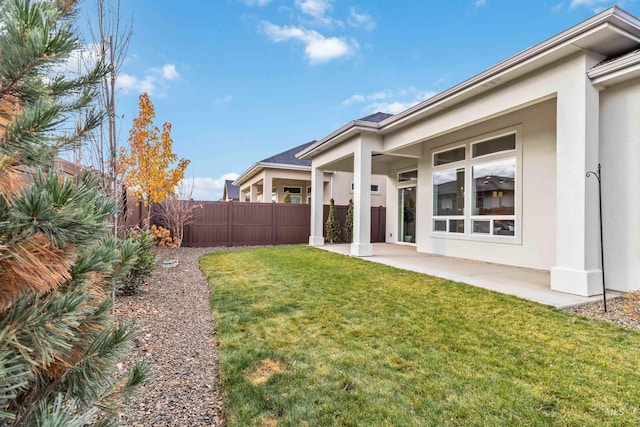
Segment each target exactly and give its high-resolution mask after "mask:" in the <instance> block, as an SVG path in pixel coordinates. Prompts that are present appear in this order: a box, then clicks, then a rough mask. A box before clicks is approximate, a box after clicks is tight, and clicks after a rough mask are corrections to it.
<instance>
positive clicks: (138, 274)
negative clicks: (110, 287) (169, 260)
mask: <svg viewBox="0 0 640 427" xmlns="http://www.w3.org/2000/svg"><path fill="white" fill-rule="evenodd" d="M154 243H155V237H154V236H153V235H151V234H150V233H149V232H148V231H147V230H133V231H131V232H129V233H128V235H127V237H126V238H124V239H123V240H122V241H121V242H120V244H119V250H120V259H121V264H122V267H123V268H122V270H124V273H123V274H122V275H121V277H119V280H118V282H117V283H115V289H116V295H134V294H137V293H138V291H139V290H140V288H141V287H142V286H143V285H144V284H145V283H147V280H149V277H150V276H151V273H152V272H153V270H154V269H155V265H154V262H155V260H156V256H155V254H153V253H152V250H153V246H154Z"/></svg>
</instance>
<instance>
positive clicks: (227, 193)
mask: <svg viewBox="0 0 640 427" xmlns="http://www.w3.org/2000/svg"><path fill="white" fill-rule="evenodd" d="M223 193H224V194H223V195H222V199H223V200H240V187H238V186H237V185H233V180H232V179H225V180H224V191H223Z"/></svg>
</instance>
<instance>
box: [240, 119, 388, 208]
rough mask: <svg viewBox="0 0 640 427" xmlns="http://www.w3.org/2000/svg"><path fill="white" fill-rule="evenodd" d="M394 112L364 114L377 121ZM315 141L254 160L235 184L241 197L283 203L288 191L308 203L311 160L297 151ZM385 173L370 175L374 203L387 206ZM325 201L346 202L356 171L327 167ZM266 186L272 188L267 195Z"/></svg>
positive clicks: (324, 177)
mask: <svg viewBox="0 0 640 427" xmlns="http://www.w3.org/2000/svg"><path fill="white" fill-rule="evenodd" d="M390 116H391V114H386V113H376V114H372V115H370V116H367V117H365V118H363V120H369V121H371V123H375V120H377V121H380V120H383V119H384V118H387V117H390ZM315 142H316V141H311V142H307V143H305V144H302V145H299V146H297V147H293V148H291V149H289V150H286V151H283V152H281V153H278V154H275V155H273V156H270V157H267V158H266V159H264V160H261V161H259V162H256V163H254V164H253V165H251V166H250V167H249V169H247V170H246V171H245V172H243V173H242V174H241V175H240V176H239V177H238V178H237V179H236V180H235V181H234V182H233V185H234V186H236V187H237V188H239V198H240V201H247V202H253V203H256V202H258V203H271V202H278V203H283V202H284V198H285V193H287V192H288V193H289V195H290V199H291V203H300V204H308V203H310V201H311V193H312V188H311V161H310V160H303V159H298V158H297V157H296V156H295V155H296V153H298V152H300V151H301V150H304V149H306V148H308V147H309V146H310V145H312V144H314V143H315ZM385 185H386V177H385V176H373V177H372V178H371V183H370V189H371V206H384V205H385V203H386V192H385ZM322 187H323V191H322V194H323V199H322V202H323V203H324V204H329V200H330V199H331V198H333V199H334V202H335V203H336V204H337V205H347V204H348V203H349V199H351V198H353V191H354V180H353V173H351V172H340V171H332V170H327V171H325V172H324V173H323V178H322ZM265 188H270V189H271V191H270V192H267V193H266V195H265Z"/></svg>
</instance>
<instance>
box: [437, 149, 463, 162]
mask: <svg viewBox="0 0 640 427" xmlns="http://www.w3.org/2000/svg"><path fill="white" fill-rule="evenodd" d="M464 156H465V147H458V148H454V149H452V150H447V151H443V152H441V153H436V154H434V155H433V165H434V166H440V165H446V164H448V163H454V162H459V161H461V160H464Z"/></svg>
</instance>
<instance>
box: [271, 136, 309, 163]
mask: <svg viewBox="0 0 640 427" xmlns="http://www.w3.org/2000/svg"><path fill="white" fill-rule="evenodd" d="M314 142H316V141H315V140H313V141H310V142H307V143H305V144H301V145H298V146H297V147H293V148H290V149H288V150H287V151H283V152H282V153H278V154H276V155H273V156H271V157H267V158H266V159H264V160H261V161H260V162H259V163H275V164H279V165H295V166H309V167H310V166H311V160H300V159H298V158H297V157H296V153H299V152H300V151H302V150H304V149H305V148H307V147H308V146H310V145H311V144H313V143H314Z"/></svg>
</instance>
